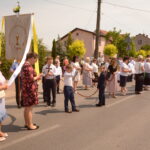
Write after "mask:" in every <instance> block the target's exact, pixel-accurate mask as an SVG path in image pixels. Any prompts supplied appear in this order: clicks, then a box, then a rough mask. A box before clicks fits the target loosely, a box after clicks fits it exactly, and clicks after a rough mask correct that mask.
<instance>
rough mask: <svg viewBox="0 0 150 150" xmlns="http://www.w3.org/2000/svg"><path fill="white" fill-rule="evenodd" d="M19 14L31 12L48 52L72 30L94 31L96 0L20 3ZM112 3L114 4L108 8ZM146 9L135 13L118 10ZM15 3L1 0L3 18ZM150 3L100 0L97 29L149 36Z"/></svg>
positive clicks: (130, 0)
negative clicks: (55, 42)
mask: <svg viewBox="0 0 150 150" xmlns="http://www.w3.org/2000/svg"><path fill="white" fill-rule="evenodd" d="M19 1H20V5H21V13H23V14H24V13H34V14H35V21H36V28H37V34H38V37H39V38H42V39H43V42H44V44H45V45H46V46H47V47H48V49H49V50H51V46H52V41H53V39H57V37H58V35H59V36H60V37H62V36H64V35H65V34H67V33H68V32H70V31H71V30H73V29H74V28H76V27H78V28H82V29H86V30H89V31H94V30H95V28H96V10H97V0H19ZM110 3H111V4H115V5H110ZM116 4H117V5H119V6H120V5H121V6H124V7H130V8H136V9H142V10H149V12H143V11H136V10H133V9H127V8H123V7H118V6H116ZM16 5H17V0H0V21H1V19H2V16H8V15H13V11H12V9H13V8H14V7H15V6H16ZM149 6H150V0H103V1H102V5H101V22H100V28H101V29H103V30H106V31H109V30H113V28H114V27H116V28H117V30H121V31H122V33H130V34H131V35H133V36H134V35H136V34H139V33H142V34H146V35H149V36H150V22H149V20H150V8H149Z"/></svg>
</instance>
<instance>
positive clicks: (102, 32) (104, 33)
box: [60, 28, 107, 40]
mask: <svg viewBox="0 0 150 150" xmlns="http://www.w3.org/2000/svg"><path fill="white" fill-rule="evenodd" d="M76 30H81V31H84V32H88V33H90V34H93V35H96V33H95V32H92V31H88V30H85V29H81V28H75V29H73V30H72V31H70V32H69V33H73V32H74V31H76ZM69 33H67V34H66V35H64V36H63V37H61V38H60V40H62V39H64V38H65V37H67V36H68V34H69ZM106 34H107V31H105V30H101V36H105V35H106Z"/></svg>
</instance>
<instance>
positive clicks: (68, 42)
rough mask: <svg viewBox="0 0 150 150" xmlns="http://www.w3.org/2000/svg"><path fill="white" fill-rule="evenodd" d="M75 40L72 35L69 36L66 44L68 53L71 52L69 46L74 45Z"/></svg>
mask: <svg viewBox="0 0 150 150" xmlns="http://www.w3.org/2000/svg"><path fill="white" fill-rule="evenodd" d="M73 41H74V40H73V38H72V36H71V33H69V34H68V38H67V40H66V43H65V47H66V51H68V50H69V46H70V45H71V44H72V43H73Z"/></svg>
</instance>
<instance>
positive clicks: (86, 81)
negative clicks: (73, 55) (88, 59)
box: [83, 63, 93, 86]
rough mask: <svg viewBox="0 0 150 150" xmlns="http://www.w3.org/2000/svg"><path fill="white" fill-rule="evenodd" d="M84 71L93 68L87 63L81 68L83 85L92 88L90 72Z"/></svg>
mask: <svg viewBox="0 0 150 150" xmlns="http://www.w3.org/2000/svg"><path fill="white" fill-rule="evenodd" d="M86 69H93V68H92V66H91V65H90V64H88V63H85V64H84V67H83V84H84V85H89V86H92V72H91V71H87V70H86Z"/></svg>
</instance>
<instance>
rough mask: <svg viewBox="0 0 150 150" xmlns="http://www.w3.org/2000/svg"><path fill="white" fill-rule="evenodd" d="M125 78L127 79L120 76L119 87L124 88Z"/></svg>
mask: <svg viewBox="0 0 150 150" xmlns="http://www.w3.org/2000/svg"><path fill="white" fill-rule="evenodd" d="M127 78H128V77H127V76H122V75H120V86H121V87H126V83H127Z"/></svg>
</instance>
